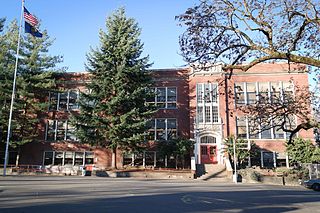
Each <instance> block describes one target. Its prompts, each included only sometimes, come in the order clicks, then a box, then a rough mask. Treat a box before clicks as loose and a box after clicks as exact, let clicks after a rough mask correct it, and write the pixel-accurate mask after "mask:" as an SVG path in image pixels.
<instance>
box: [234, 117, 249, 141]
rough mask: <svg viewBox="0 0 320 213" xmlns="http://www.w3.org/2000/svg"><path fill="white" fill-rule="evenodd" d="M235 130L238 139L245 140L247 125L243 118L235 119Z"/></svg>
mask: <svg viewBox="0 0 320 213" xmlns="http://www.w3.org/2000/svg"><path fill="white" fill-rule="evenodd" d="M236 128H237V130H236V131H237V136H238V138H247V123H246V118H245V117H239V118H237V126H236Z"/></svg>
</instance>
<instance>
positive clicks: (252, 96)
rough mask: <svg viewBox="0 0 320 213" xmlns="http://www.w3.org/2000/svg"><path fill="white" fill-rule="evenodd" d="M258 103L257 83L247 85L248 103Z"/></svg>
mask: <svg viewBox="0 0 320 213" xmlns="http://www.w3.org/2000/svg"><path fill="white" fill-rule="evenodd" d="M256 102H257V90H256V83H247V103H248V104H254V103H256Z"/></svg>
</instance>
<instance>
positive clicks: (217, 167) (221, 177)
mask: <svg viewBox="0 0 320 213" xmlns="http://www.w3.org/2000/svg"><path fill="white" fill-rule="evenodd" d="M202 167H203V170H204V172H203V175H202V176H200V177H199V178H198V179H200V180H205V181H209V180H210V181H215V182H216V181H219V182H220V181H221V182H228V181H229V179H228V172H227V169H226V166H225V165H221V164H203V166H202Z"/></svg>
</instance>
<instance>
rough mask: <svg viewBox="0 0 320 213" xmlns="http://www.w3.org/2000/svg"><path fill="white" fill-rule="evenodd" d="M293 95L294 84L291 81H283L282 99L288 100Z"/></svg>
mask: <svg viewBox="0 0 320 213" xmlns="http://www.w3.org/2000/svg"><path fill="white" fill-rule="evenodd" d="M293 95H294V86H293V84H292V83H291V82H283V101H284V102H285V103H287V102H290V101H291V99H292V98H293Z"/></svg>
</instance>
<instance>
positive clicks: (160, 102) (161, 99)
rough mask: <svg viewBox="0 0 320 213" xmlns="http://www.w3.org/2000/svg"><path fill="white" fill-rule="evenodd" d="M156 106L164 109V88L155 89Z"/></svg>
mask: <svg viewBox="0 0 320 213" xmlns="http://www.w3.org/2000/svg"><path fill="white" fill-rule="evenodd" d="M156 91H157V93H156V94H157V95H156V104H157V107H158V108H166V88H157V89H156Z"/></svg>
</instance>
